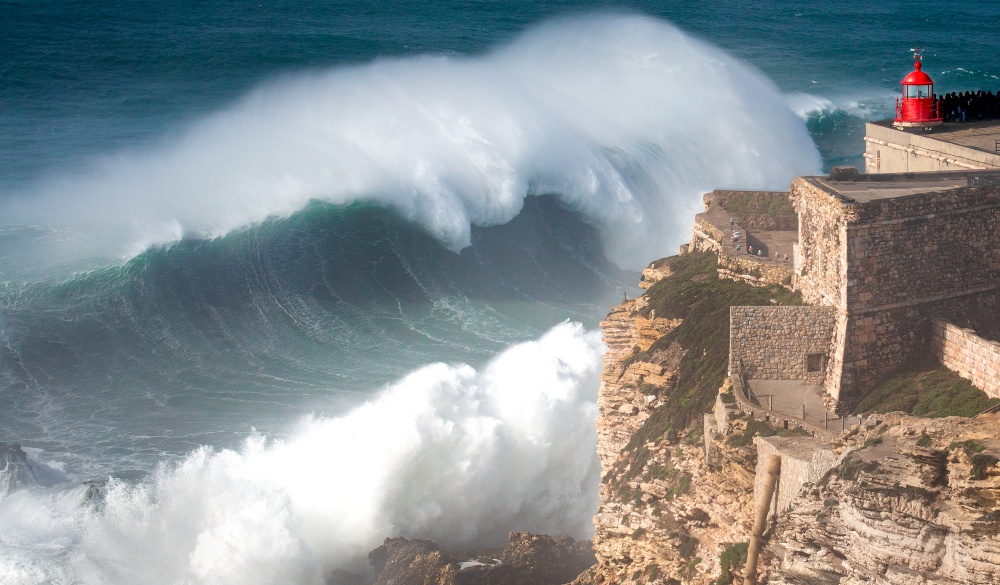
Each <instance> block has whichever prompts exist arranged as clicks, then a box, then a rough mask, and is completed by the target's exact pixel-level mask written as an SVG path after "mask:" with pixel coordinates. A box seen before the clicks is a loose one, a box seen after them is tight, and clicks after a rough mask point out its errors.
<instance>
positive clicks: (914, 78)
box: [892, 51, 943, 128]
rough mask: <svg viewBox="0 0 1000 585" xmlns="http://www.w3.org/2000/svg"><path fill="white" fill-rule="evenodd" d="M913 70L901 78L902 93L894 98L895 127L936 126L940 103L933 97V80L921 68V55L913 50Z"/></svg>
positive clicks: (938, 118)
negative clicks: (914, 59)
mask: <svg viewBox="0 0 1000 585" xmlns="http://www.w3.org/2000/svg"><path fill="white" fill-rule="evenodd" d="M914 53H915V54H914V57H915V58H916V61H914V62H913V71H911V72H910V74H909V75H907V76H906V77H904V78H903V81H902V82H901V83H902V85H903V95H902V96H901V97H898V98H896V119H895V121H893V123H892V125H893V126H896V127H897V128H916V127H924V128H929V127H930V126H937V125H939V124H940V123H941V120H942V119H943V117H942V116H941V104H940V103H938V101H937V100H936V99H934V81H933V80H931V76H930V75H927V74H926V73H924V72H923V71H921V70H920V68H921V63H920V61H921V59H922V57H921V55H920V53H919V52H916V51H914Z"/></svg>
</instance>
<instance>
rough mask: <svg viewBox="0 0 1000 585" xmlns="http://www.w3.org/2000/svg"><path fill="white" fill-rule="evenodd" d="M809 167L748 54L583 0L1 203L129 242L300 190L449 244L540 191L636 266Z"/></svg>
mask: <svg viewBox="0 0 1000 585" xmlns="http://www.w3.org/2000/svg"><path fill="white" fill-rule="evenodd" d="M819 168H820V159H819V155H818V153H817V151H816V148H815V146H814V145H813V143H812V141H811V140H810V138H809V136H808V134H807V132H806V130H805V128H804V124H803V122H802V120H800V119H799V118H797V117H796V116H795V114H794V113H793V112H792V111H791V110H790V109H789V107H788V106H787V105H786V103H785V100H784V99H783V97H782V96H781V95H780V94H779V92H778V91H777V90H776V89H775V88H774V87H773V86H772V84H771V83H770V82H769V81H768V80H767V79H766V78H765V77H764V76H763V75H762V74H760V73H759V72H758V71H756V70H755V69H753V68H751V67H749V66H747V65H745V64H743V63H740V62H739V61H737V60H735V59H733V58H731V57H729V56H728V55H726V54H725V53H723V52H722V51H720V50H719V49H717V48H714V47H712V46H710V45H708V44H707V43H705V42H702V41H699V40H697V39H694V38H691V37H689V36H687V35H685V34H684V33H682V32H681V31H680V30H678V29H677V28H675V27H674V26H672V25H670V24H668V23H665V22H663V21H659V20H655V19H652V18H647V17H642V16H623V15H609V14H601V15H593V16H589V17H576V18H567V19H560V20H556V21H552V22H549V23H548V24H545V25H542V26H538V27H535V28H534V29H532V30H530V31H529V32H527V33H526V34H524V35H522V36H521V37H520V38H518V39H517V40H515V41H514V42H513V43H512V44H510V45H509V46H506V47H502V48H499V49H497V50H495V51H493V52H491V53H489V54H486V55H483V56H478V57H473V58H452V57H441V56H425V57H418V58H405V59H386V60H381V61H377V62H374V63H371V64H369V65H364V66H357V67H341V68H337V69H333V70H330V71H325V72H313V73H304V74H298V75H295V76H290V77H286V78H284V79H282V80H280V81H278V82H274V83H271V84H268V85H266V86H264V87H261V88H259V89H258V90H256V91H254V92H252V93H251V94H250V95H248V96H247V97H246V98H245V99H242V100H241V101H240V102H239V103H237V104H235V105H233V106H232V107H230V108H229V109H227V110H225V111H222V112H219V113H217V114H214V115H211V116H209V117H208V118H206V119H204V120H202V121H200V122H199V123H197V124H195V125H194V126H193V127H191V128H189V129H188V130H187V131H186V132H185V133H184V134H183V135H182V136H181V137H180V138H178V139H175V140H172V141H170V142H169V143H166V144H163V145H161V146H160V147H159V148H156V149H153V150H149V151H145V152H125V153H120V154H118V155H116V156H111V157H107V158H105V159H103V160H102V161H101V162H100V163H99V164H96V165H94V166H93V167H91V168H89V170H87V171H86V172H80V173H75V174H73V175H71V176H65V177H60V178H51V179H49V180H46V181H44V182H42V183H39V184H38V185H36V186H35V187H34V188H33V189H32V190H31V192H29V193H26V194H25V195H24V197H21V198H19V199H20V200H21V202H22V203H21V204H20V208H19V209H18V210H16V212H14V211H11V213H10V214H13V215H14V216H15V217H20V218H22V219H24V221H25V222H28V221H38V222H41V223H43V224H57V223H60V222H68V223H74V224H77V225H82V224H87V225H88V227H87V228H86V229H85V230H84V231H85V232H86V233H87V234H88V235H86V236H84V237H82V239H81V237H79V236H78V235H77V236H73V237H72V238H70V239H71V240H72V241H71V243H70V244H67V245H64V246H63V253H66V254H69V253H75V254H82V255H91V256H93V255H95V254H98V255H99V254H102V253H114V254H118V255H121V254H125V255H130V254H134V253H136V252H138V251H140V250H141V249H143V248H145V247H147V246H150V245H155V244H158V243H168V242H172V241H176V240H177V239H178V238H181V237H216V236H220V235H223V234H226V233H228V232H230V231H232V230H236V229H239V228H241V227H244V226H248V225H251V224H254V223H256V222H260V221H262V220H264V219H266V218H269V217H278V216H287V215H288V214H291V213H294V212H295V211H296V210H299V209H301V208H302V207H303V206H304V205H306V204H307V203H308V202H309V201H312V200H321V201H327V202H332V203H335V204H349V203H351V202H357V201H370V202H375V203H377V204H380V205H385V206H389V207H392V208H394V209H396V210H398V211H399V212H401V213H402V214H403V215H405V216H406V217H407V218H410V219H412V220H414V221H417V222H419V223H420V224H421V225H423V226H424V227H425V228H426V229H427V230H428V231H429V232H430V233H432V234H433V235H435V236H436V237H438V238H439V239H440V240H441V241H442V242H444V243H445V244H446V245H448V246H449V247H451V248H453V249H460V248H462V247H464V246H467V245H468V244H469V242H470V229H471V226H472V225H480V226H488V225H496V224H500V223H505V222H507V221H509V220H510V219H511V218H512V217H514V216H515V215H517V213H518V212H519V210H520V209H521V206H522V203H523V200H524V197H526V196H527V195H530V194H556V195H557V196H558V197H559V198H560V199H561V200H562V201H563V202H564V203H565V204H566V205H568V206H570V207H571V208H573V209H575V210H577V211H579V212H580V213H582V214H583V215H584V216H585V217H586V218H588V220H589V221H591V222H593V223H594V224H595V225H597V226H599V227H600V228H601V230H602V232H603V235H604V238H605V248H606V252H607V254H608V256H609V257H610V258H611V259H612V260H614V261H616V262H617V263H619V264H620V265H622V266H628V267H636V266H641V265H644V264H645V263H646V262H647V261H648V259H649V258H651V257H657V256H662V255H663V254H664V253H665V251H668V250H673V249H674V247H675V246H676V244H677V243H679V242H680V241H681V240H683V239H685V235H686V234H685V232H686V229H687V226H688V225H689V222H690V213H691V212H692V211H693V210H695V208H696V207H698V206H699V204H700V195H701V193H702V192H704V191H706V190H709V189H712V188H717V187H744V188H782V189H783V188H785V187H787V184H788V182H789V180H790V179H791V177H793V176H794V175H796V174H803V173H811V172H816V171H818V170H819ZM10 214H8V215H10ZM67 237H68V236H67ZM63 239H66V238H65V237H64V238H63Z"/></svg>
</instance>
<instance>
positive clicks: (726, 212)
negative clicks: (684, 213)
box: [688, 169, 1000, 412]
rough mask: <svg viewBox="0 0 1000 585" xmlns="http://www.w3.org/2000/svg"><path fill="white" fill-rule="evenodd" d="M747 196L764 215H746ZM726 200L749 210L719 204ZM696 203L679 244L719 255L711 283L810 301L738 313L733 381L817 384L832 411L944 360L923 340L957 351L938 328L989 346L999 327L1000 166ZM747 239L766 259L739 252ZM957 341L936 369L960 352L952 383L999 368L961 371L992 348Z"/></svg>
mask: <svg viewBox="0 0 1000 585" xmlns="http://www.w3.org/2000/svg"><path fill="white" fill-rule="evenodd" d="M782 197H787V199H788V201H789V202H790V208H789V209H790V210H791V211H793V213H794V215H792V217H794V218H795V220H796V221H795V222H794V223H793V224H791V225H789V221H788V219H787V216H788V215H790V214H788V213H786V211H788V210H786V209H782V208H781V206H780V205H775V200H776V199H780V198H782ZM754 199H757V200H758V204H759V205H758V206H759V207H768V208H769V209H770V210H771V211H770V212H769V213H762V212H760V210H757V209H755V207H754V203H753V200H754ZM733 201H738V202H739V206H740V207H739V209H740V210H742V211H745V213H740V212H739V211H733V210H730V209H727V206H732V202H733ZM705 207H706V212H705V213H702V214H699V215H698V217H697V219H696V222H695V227H694V230H693V234H692V240H691V244H690V245H689V246H688V248H690V249H692V250H707V251H713V252H716V253H717V254H718V256H719V264H718V266H719V275H720V276H721V277H724V278H732V279H736V280H744V281H747V282H751V283H753V284H760V285H765V284H784V285H785V286H790V287H792V288H794V289H795V290H798V291H800V292H801V294H802V297H803V300H804V301H805V302H806V303H808V304H809V305H811V307H747V308H744V307H734V308H733V310H732V311H731V314H730V344H731V345H730V349H731V351H730V371H731V372H732V371H735V370H736V369H737V368H742V369H743V372H744V374H745V375H746V376H747V377H748V378H751V379H762V380H763V379H773V380H801V381H802V382H804V383H806V384H822V386H823V389H824V390H825V393H826V394H827V395H828V396H829V397H830V399H832V402H833V403H834V404H835V406H836V408H837V410H838V411H841V412H842V411H844V410H847V409H849V408H850V407H851V406H853V405H854V404H855V403H856V402H857V401H858V400H859V399H860V398H862V397H863V396H864V394H865V393H866V392H867V391H868V390H870V389H871V388H872V387H873V386H874V385H875V384H876V383H877V382H878V381H879V380H880V379H882V378H883V377H885V376H886V375H888V374H890V373H892V372H893V371H895V370H897V369H898V368H899V367H900V366H902V365H904V364H905V363H906V362H907V361H908V360H910V359H911V358H913V357H915V356H917V355H933V354H937V355H944V353H943V352H944V350H943V349H941V347H942V343H944V342H943V341H939V342H938V343H936V344H935V345H932V338H934V339H938V340H944V339H947V340H949V343H950V345H949V346H948V347H949V348H951V347H958V346H957V345H956V344H957V343H958V340H959V337H956V335H954V334H952V335H949V336H947V337H945V336H944V333H942V332H943V331H946V329H945V328H944V325H941V323H951V324H956V325H957V326H959V327H960V328H967V329H969V330H970V331H973V330H974V331H980V332H981V331H986V330H989V332H990V334H991V335H993V336H994V338H996V330H997V329H1000V327H998V324H1000V171H955V172H936V173H897V174H874V175H862V174H859V173H857V172H856V171H854V170H853V169H847V170H838V171H837V172H835V173H833V174H832V175H831V176H829V177H798V178H796V179H795V180H794V181H793V182H792V185H791V188H790V190H789V192H788V193H787V194H781V193H775V192H757V191H745V192H737V191H713V192H712V193H709V194H707V195H706V196H705ZM775 210H777V211H776V212H775ZM768 215H770V216H771V217H772V219H761V217H764V216H768ZM776 217H777V218H779V219H774V218H776ZM730 219H732V221H733V223H732V224H730V223H729V222H730ZM747 224H754V225H759V226H762V227H765V228H771V229H772V230H773V231H766V230H765V231H760V230H759V228H757V229H749V228H745V225H747ZM789 227H794V228H796V229H797V231H788V228H789ZM737 234H740V235H739V237H737V236H736V235H737ZM731 240H732V241H731ZM740 243H742V244H743V248H742V249H741V250H737V249H736V246H735V244H740ZM751 243H752V244H753V246H754V247H755V250H756V248H758V247H759V248H762V249H763V250H764V253H763V255H762V257H758V256H757V255H756V254H753V255H748V254H746V251H745V250H746V247H747V246H749V245H750V244H751ZM786 248H788V250H789V251H790V252H791V254H790V256H791V258H790V259H789V260H788V261H785V252H784V250H785V249H786ZM779 251H780V253H779ZM932 321H933V322H934V323H936V325H934V327H932ZM953 330H954V329H947V331H953ZM970 335H974V334H972V333H970ZM966 337H968V336H967V335H966V336H962V337H961V339H962V340H966ZM966 341H967V340H966ZM963 343H965V342H964V341H963ZM967 346H969V344H968V343H965V345H963V346H962V349H954V350H952V349H949V353H948V356H949V359H948V360H945V362H946V365H949V364H952V363H957V360H958V359H959V358H958V357H955V356H957V355H959V353H957V352H964V353H962V354H961V355H963V356H964V357H963V358H962V359H964V360H965V361H964V364H965V365H964V366H963V368H964V370H963V372H964V373H962V375H964V376H966V377H968V378H970V379H972V380H974V381H975V382H976V384H977V385H978V386H980V387H983V385H984V382H983V380H988V379H990V377H991V373H990V372H991V371H992V370H989V368H994V370H995V369H996V368H998V367H1000V365H998V364H997V363H994V361H995V360H994V361H989V360H985V358H984V359H981V360H979V362H981V363H979V362H977V363H978V364H979V365H976V364H971V363H970V360H972V359H973V358H971V357H970V351H971V352H972V353H973V354H975V355H977V356H980V357H981V356H982V355H987V354H989V356H992V355H993V354H994V353H998V350H997V349H995V348H996V347H1000V345H996V344H993V345H990V344H989V342H988V341H983V342H982V343H979V344H978V345H975V349H973V350H970V349H967ZM982 348H987V349H982ZM990 352H992V353H990ZM990 359H991V360H992V359H993V358H992V357H991V358H990ZM998 359H1000V358H998ZM949 360H950V361H949ZM817 367H819V368H820V371H818V370H817ZM950 367H953V369H955V367H954V366H950ZM994 373H995V372H994ZM987 385H988V384H987ZM994 386H996V384H994ZM998 388H1000V387H998ZM984 389H985V388H984ZM990 392H991V393H993V392H1000V390H998V389H996V388H991V390H990Z"/></svg>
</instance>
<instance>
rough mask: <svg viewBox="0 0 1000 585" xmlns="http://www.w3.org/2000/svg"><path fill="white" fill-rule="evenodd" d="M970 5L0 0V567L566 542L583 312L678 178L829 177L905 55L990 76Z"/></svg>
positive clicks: (638, 262)
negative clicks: (17, 448) (12, 480)
mask: <svg viewBox="0 0 1000 585" xmlns="http://www.w3.org/2000/svg"><path fill="white" fill-rule="evenodd" d="M996 12H997V7H996V6H995V5H994V4H992V3H980V4H976V5H974V6H964V7H954V6H950V5H945V4H944V3H932V2H926V3H906V4H903V3H881V4H879V5H877V6H864V7H858V6H856V5H855V3H847V2H824V3H815V2H813V3H809V2H763V3H756V4H753V5H749V4H745V3H734V2H707V3H701V4H698V5H697V6H691V5H690V4H689V3H684V4H682V3H671V4H666V3H641V2H636V3H610V2H592V3H588V2H507V3H494V2H411V3H406V4H401V5H398V6H396V5H393V6H383V5H381V4H376V3H358V2H332V3H311V4H310V3H306V4H303V3H291V2H287V3H281V2H279V3H241V2H231V3H225V4H221V3H195V2H190V3H170V4H169V5H167V4H163V3H152V2H132V3H127V4H121V5H113V4H111V5H109V4H98V3H91V2H77V3H64V2H7V3H5V4H4V5H3V9H2V14H0V92H2V93H0V441H4V442H8V443H20V444H22V445H23V446H24V447H25V448H26V450H27V452H28V454H29V457H30V462H31V465H32V466H33V467H32V470H33V471H32V474H31V478H32V479H31V481H29V482H28V483H27V484H24V485H14V486H7V487H6V488H5V489H4V490H3V493H2V494H0V498H2V499H0V559H2V560H0V582H4V583H7V582H11V583H42V582H88V583H89V582H99V583H109V582H111V583H132V582H160V581H162V582H169V583H175V582H190V583H200V582H240V583H246V582H257V581H259V582H268V581H269V580H270V581H273V580H274V579H276V578H278V577H276V576H277V575H280V576H281V580H282V581H283V582H319V580H320V579H321V578H322V576H323V575H324V574H325V573H326V572H328V571H330V570H332V569H334V568H337V567H342V566H344V567H354V568H357V567H358V566H363V565H364V564H365V563H364V558H365V554H366V553H367V551H368V550H369V549H370V548H371V547H372V546H374V545H376V544H378V543H379V542H380V541H381V539H382V538H383V537H384V536H387V535H405V536H415V537H429V538H435V539H438V540H440V541H442V542H444V543H446V544H451V545H456V546H457V545H464V544H469V543H481V544H489V543H494V542H496V541H497V540H498V539H501V538H503V537H504V536H505V535H506V532H507V531H508V530H532V531H538V532H569V533H572V534H574V535H576V536H586V535H587V534H588V531H589V530H590V515H591V514H592V511H593V508H594V506H595V503H596V486H597V481H598V478H599V466H598V465H597V463H596V459H595V457H594V454H593V444H594V440H595V437H594V430H593V422H594V416H595V406H594V400H595V396H596V388H597V375H598V373H599V370H600V366H601V363H600V354H601V346H600V341H599V333H596V332H595V331H596V328H597V324H598V322H599V321H600V319H601V318H602V317H603V315H604V314H605V313H606V311H607V308H608V307H609V306H610V305H612V304H614V303H616V302H617V301H618V300H619V299H620V297H621V296H622V294H623V293H628V294H629V295H632V294H636V292H637V291H636V289H635V288H634V286H635V283H636V282H637V280H638V273H637V270H638V269H639V268H641V267H642V266H643V265H644V264H646V263H647V262H648V261H649V260H652V259H653V258H656V257H659V256H663V255H667V254H670V253H673V252H674V251H675V250H676V246H677V244H679V243H680V242H682V241H684V240H686V239H687V237H688V230H689V226H690V222H691V217H692V215H693V213H694V212H695V211H696V210H697V209H698V206H699V205H700V196H701V193H703V192H704V191H706V190H709V189H712V188H719V187H734V188H759V187H763V188H784V187H785V186H787V184H788V182H789V180H790V179H791V177H792V176H794V175H796V174H799V173H815V172H820V171H821V170H823V169H827V168H829V167H831V166H833V165H837V164H856V165H859V164H860V160H861V159H860V154H861V152H862V151H863V145H862V142H861V137H862V136H863V128H864V121H865V120H867V119H874V118H879V117H883V116H885V115H886V114H887V112H888V111H889V107H890V104H891V102H892V99H893V96H894V94H895V92H896V90H897V88H898V81H899V79H901V78H902V76H903V75H905V73H906V72H907V71H908V70H909V69H910V66H911V63H910V56H909V55H910V53H909V49H910V48H911V47H913V46H915V44H919V45H920V46H921V47H923V48H924V49H925V53H924V54H925V61H924V64H925V71H927V72H928V73H930V74H931V75H932V76H933V77H934V79H935V81H936V82H937V84H938V89H939V90H940V91H945V92H947V91H961V90H966V89H992V90H996V89H998V88H1000V79H998V76H1000V69H998V68H997V66H996V63H995V56H996V55H998V54H1000V40H998V39H1000V36H998V35H997V34H996V32H997V31H996V26H995V24H994V23H995V22H996ZM109 476H110V477H115V478H121V479H120V480H119V479H115V480H112V481H111V482H110V483H107V484H102V485H104V486H105V487H104V488H102V489H103V492H102V494H103V495H102V496H101V497H99V498H97V500H96V502H97V503H95V500H89V501H88V500H87V499H86V497H85V493H86V488H85V487H83V484H82V482H84V481H88V480H96V481H101V482H103V481H105V480H106V479H107V478H108V477H109ZM248 559H262V560H260V562H259V563H251V562H250V561H249V560H248Z"/></svg>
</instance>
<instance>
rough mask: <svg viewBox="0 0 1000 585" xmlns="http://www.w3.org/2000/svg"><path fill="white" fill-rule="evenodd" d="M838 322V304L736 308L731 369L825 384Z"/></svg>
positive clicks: (757, 376) (754, 376)
mask: <svg viewBox="0 0 1000 585" xmlns="http://www.w3.org/2000/svg"><path fill="white" fill-rule="evenodd" d="M835 324H836V314H835V310H834V309H833V307H810V306H801V307H788V306H762V307H730V309H729V371H730V372H737V371H740V370H741V369H742V373H743V375H745V376H746V377H747V378H749V379H761V380H803V381H804V382H805V383H807V384H822V383H823V380H824V378H825V376H826V360H827V359H828V356H829V355H830V349H831V348H830V344H831V342H832V338H833V329H834V326H835ZM741 364H742V366H743V367H742V368H741Z"/></svg>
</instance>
